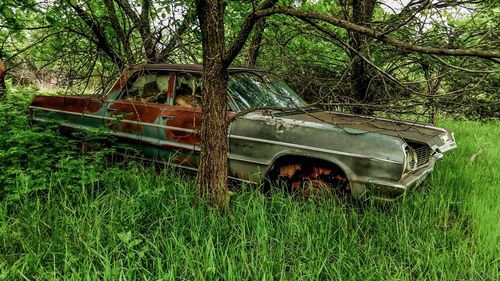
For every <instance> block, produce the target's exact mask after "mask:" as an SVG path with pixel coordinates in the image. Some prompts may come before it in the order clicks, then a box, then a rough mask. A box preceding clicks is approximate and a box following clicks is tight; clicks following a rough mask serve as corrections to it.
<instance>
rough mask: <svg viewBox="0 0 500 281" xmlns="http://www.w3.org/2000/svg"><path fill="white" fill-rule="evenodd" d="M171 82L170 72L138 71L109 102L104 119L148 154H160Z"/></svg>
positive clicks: (113, 128)
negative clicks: (161, 120) (160, 121)
mask: <svg viewBox="0 0 500 281" xmlns="http://www.w3.org/2000/svg"><path fill="white" fill-rule="evenodd" d="M168 84H169V75H168V73H167V74H164V73H161V72H144V71H141V72H138V73H136V74H134V75H132V76H131V77H130V78H129V81H128V82H127V84H126V85H125V87H124V88H123V89H122V90H121V93H120V94H119V95H118V97H117V98H116V99H115V100H108V102H107V105H106V112H105V117H104V120H105V124H106V126H107V127H108V128H109V129H110V132H111V133H112V134H113V135H116V136H117V137H119V138H121V139H123V140H124V141H126V142H129V143H133V144H136V145H138V147H139V148H140V149H141V150H142V152H143V153H144V154H145V156H146V157H147V158H156V157H157V147H158V144H159V140H158V133H159V128H158V118H159V116H160V113H161V112H162V108H163V106H164V104H163V102H166V101H167V100H168Z"/></svg>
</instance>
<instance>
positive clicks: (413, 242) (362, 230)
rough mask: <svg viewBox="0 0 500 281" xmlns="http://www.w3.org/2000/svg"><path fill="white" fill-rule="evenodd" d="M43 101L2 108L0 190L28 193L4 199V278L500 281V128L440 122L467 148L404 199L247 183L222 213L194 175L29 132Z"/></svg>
mask: <svg viewBox="0 0 500 281" xmlns="http://www.w3.org/2000/svg"><path fill="white" fill-rule="evenodd" d="M33 93H34V91H33V90H19V91H14V92H11V93H10V94H9V96H8V98H7V104H8V105H9V106H2V107H1V110H0V116H1V117H2V118H3V119H1V120H2V121H1V126H2V127H1V128H2V132H7V133H5V134H1V135H0V136H1V141H0V153H2V157H1V159H2V164H1V165H2V167H1V169H0V170H1V171H2V186H5V187H7V188H8V190H10V191H12V190H13V189H12V188H13V187H16V188H18V189H19V190H20V192H17V193H14V195H15V196H9V197H8V198H6V199H3V200H2V201H0V279H5V280H16V279H22V278H33V279H107V280H116V279H155V280H158V279H162V280H164V279H167V280H173V279H196V280H198V279H210V280H212V279H226V280H242V279H253V280H267V279H286V280H304V279H325V280H330V279H356V280H381V279H383V280H413V279H443V280H458V279H461V280H498V277H499V276H498V268H499V266H500V264H499V260H498V255H499V254H500V253H499V248H498V239H499V233H500V225H499V222H498V212H499V207H498V200H499V199H500V198H499V193H498V184H499V182H500V179H499V177H498V173H497V171H498V169H499V168H500V167H499V163H500V159H499V155H500V151H499V147H500V146H499V145H498V140H497V138H496V136H497V135H498V125H499V124H498V122H492V123H477V122H470V121H446V122H442V124H441V125H445V126H448V127H450V128H451V129H452V130H453V131H454V132H455V133H456V137H457V141H458V146H459V147H458V149H457V150H455V151H453V152H451V153H448V154H446V157H445V159H443V160H442V161H440V162H439V163H438V169H436V171H435V172H434V174H433V175H432V178H431V179H430V181H429V184H428V186H427V187H425V188H422V189H419V190H416V191H414V192H411V193H410V194H409V195H408V196H407V197H405V198H403V199H402V200H399V201H397V202H394V203H391V204H371V203H367V204H352V203H350V202H347V201H344V200H341V199H336V198H332V199H327V200H322V201H302V200H297V199H295V198H293V197H291V196H289V195H287V194H283V193H281V192H275V193H274V194H272V195H271V196H265V195H263V194H261V193H260V192H258V191H256V190H255V189H253V188H250V187H249V188H245V187H242V188H241V190H239V192H238V193H237V195H235V196H234V197H233V198H232V202H231V210H232V211H231V213H230V214H229V215H226V216H221V215H220V213H219V211H218V210H210V209H209V210H207V209H206V207H205V206H204V204H196V200H195V195H194V189H195V186H194V182H193V180H192V178H191V177H186V176H179V175H178V174H174V173H172V172H171V171H170V170H168V169H161V170H158V169H153V168H148V167H144V166H142V165H139V164H137V163H135V162H130V163H128V164H122V165H118V164H111V163H110V162H107V161H105V162H103V161H102V160H103V158H101V157H100V156H99V155H96V154H95V153H94V154H91V155H79V154H78V152H77V151H75V149H74V143H73V142H72V141H70V140H68V139H67V138H63V137H61V136H59V135H58V133H57V131H53V130H51V129H48V130H46V129H44V128H41V127H30V126H29V124H28V123H27V119H26V118H27V117H26V114H27V112H26V108H27V103H28V102H29V100H30V95H32V94H33ZM16 132H17V134H16ZM12 134H16V135H15V136H13V135H12ZM42 144H43V145H42ZM480 150H481V151H483V152H482V153H479V154H477V153H478V151H480ZM77 154H78V155H77ZM474 154H476V155H479V156H477V157H474V160H469V159H472V158H471V156H472V155H474ZM5 156H6V157H5ZM4 159H5V160H6V161H7V162H8V163H7V162H3V161H4ZM28 160H29V161H28ZM32 161H33V163H31V162H32ZM35 163H39V165H38V164H35ZM11 165H14V166H16V167H17V168H15V169H16V173H14V172H13V171H9V170H8V169H9V167H10V166H11ZM6 169H7V170H6ZM5 171H7V172H5ZM11 194H12V193H11Z"/></svg>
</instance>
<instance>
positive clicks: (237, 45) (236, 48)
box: [224, 0, 278, 67]
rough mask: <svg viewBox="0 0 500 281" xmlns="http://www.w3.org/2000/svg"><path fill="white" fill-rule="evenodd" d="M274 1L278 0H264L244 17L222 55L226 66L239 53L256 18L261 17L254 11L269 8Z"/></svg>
mask: <svg viewBox="0 0 500 281" xmlns="http://www.w3.org/2000/svg"><path fill="white" fill-rule="evenodd" d="M276 2H278V0H265V1H264V3H262V5H260V6H259V7H258V8H257V9H256V10H255V11H254V12H253V13H252V14H250V15H249V16H248V17H247V18H246V19H245V22H244V23H243V26H242V27H241V28H240V32H239V33H238V35H236V37H235V38H234V39H233V41H232V42H231V45H230V46H229V49H228V50H227V51H226V53H225V55H224V65H225V66H226V67H227V66H229V65H230V64H231V62H233V60H234V59H235V58H236V56H237V55H238V54H239V53H240V51H241V49H242V48H243V46H244V45H245V42H246V41H247V38H248V36H249V35H250V33H251V32H252V29H253V27H254V25H255V23H256V22H257V20H259V18H260V17H262V16H258V15H257V14H256V13H258V12H259V11H265V10H266V9H270V8H271V7H273V6H274V4H276ZM270 15H271V14H270ZM264 16H265V15H264Z"/></svg>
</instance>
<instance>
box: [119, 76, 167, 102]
mask: <svg viewBox="0 0 500 281" xmlns="http://www.w3.org/2000/svg"><path fill="white" fill-rule="evenodd" d="M168 81H169V74H168V73H152V72H148V73H145V72H138V73H136V74H134V75H133V76H132V77H130V79H129V81H128V82H127V85H125V87H124V88H123V90H122V92H123V93H122V95H121V98H122V99H126V100H132V101H144V102H152V103H165V102H166V101H167V93H168Z"/></svg>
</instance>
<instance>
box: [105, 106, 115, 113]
mask: <svg viewBox="0 0 500 281" xmlns="http://www.w3.org/2000/svg"><path fill="white" fill-rule="evenodd" d="M106 110H107V111H110V112H112V111H117V110H118V109H117V108H109V107H108V108H106Z"/></svg>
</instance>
